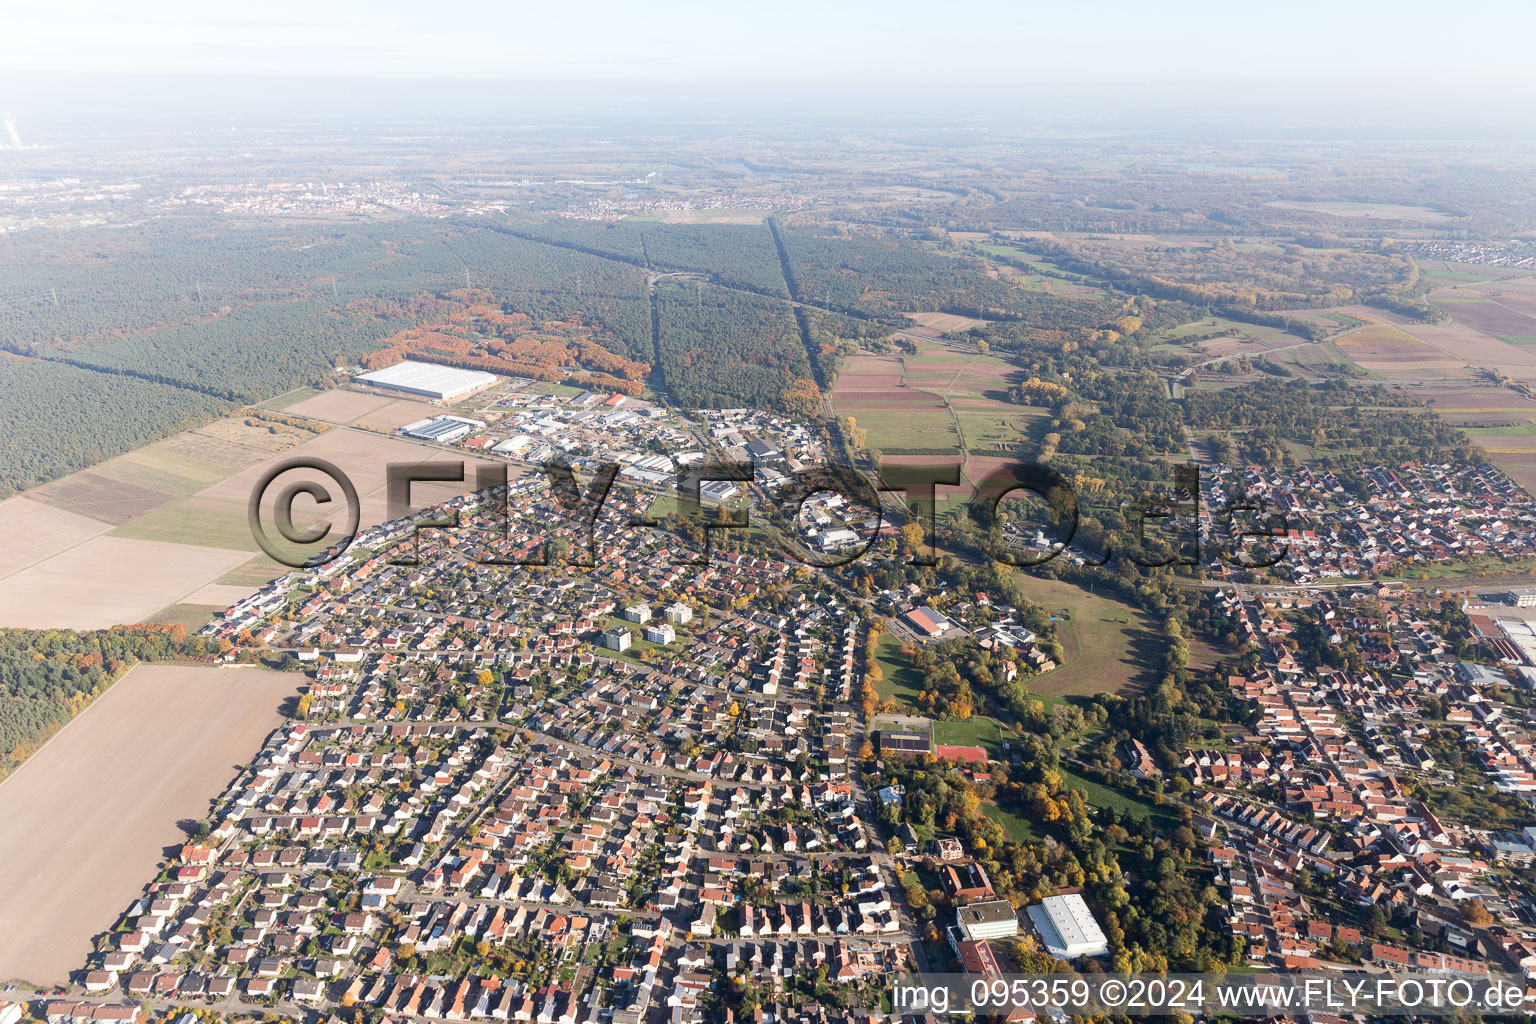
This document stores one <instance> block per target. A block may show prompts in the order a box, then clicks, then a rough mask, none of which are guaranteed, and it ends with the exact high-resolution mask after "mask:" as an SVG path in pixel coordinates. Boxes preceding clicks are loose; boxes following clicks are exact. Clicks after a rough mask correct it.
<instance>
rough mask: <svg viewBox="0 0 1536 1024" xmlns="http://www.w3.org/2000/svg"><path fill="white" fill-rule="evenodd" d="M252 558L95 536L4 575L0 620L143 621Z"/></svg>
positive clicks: (56, 623)
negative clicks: (8, 574)
mask: <svg viewBox="0 0 1536 1024" xmlns="http://www.w3.org/2000/svg"><path fill="white" fill-rule="evenodd" d="M248 558H249V555H248V554H246V553H245V552H242V551H228V550H221V549H219V548H209V547H195V546H193V545H189V544H167V543H163V542H160V541H149V540H132V539H129V538H126V537H95V538H92V539H91V540H88V541H86V542H85V543H83V544H78V545H76V546H74V547H72V548H69V549H68V550H65V551H62V552H60V553H58V554H56V555H54V556H53V557H51V558H48V559H45V560H43V561H41V562H38V563H36V564H33V565H29V566H27V567H26V568H25V569H22V570H20V571H19V572H15V573H12V574H11V575H10V576H7V577H5V578H4V579H3V580H0V626H25V627H30V628H34V629H44V628H49V627H63V628H67V629H105V628H106V627H108V626H114V625H117V624H119V623H125V622H142V621H144V620H145V619H146V618H147V617H149V616H150V615H153V614H154V613H155V612H157V611H159V610H160V609H161V608H164V607H166V606H167V605H170V604H175V603H176V602H178V601H181V600H183V599H184V598H185V597H186V596H187V595H188V594H190V593H191V592H192V591H194V590H196V589H198V588H199V587H201V586H203V585H204V584H206V583H209V582H211V581H212V580H214V579H216V578H218V577H219V576H221V575H223V574H224V573H226V572H228V571H229V570H230V569H233V568H234V567H235V566H237V565H239V564H240V563H241V562H244V561H246V560H247V559H248Z"/></svg>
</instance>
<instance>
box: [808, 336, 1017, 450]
mask: <svg viewBox="0 0 1536 1024" xmlns="http://www.w3.org/2000/svg"><path fill="white" fill-rule="evenodd" d="M1023 376H1024V373H1023V371H1021V370H1019V369H1018V368H1017V367H1014V366H1012V365H1010V364H1009V363H1006V362H1004V361H1003V360H1001V359H997V358H994V357H992V356H985V355H981V354H979V353H973V352H965V351H959V350H956V349H952V348H948V347H946V346H943V345H937V344H933V345H929V344H923V345H921V346H920V347H919V350H918V352H917V354H916V355H908V356H889V355H869V354H865V355H857V356H854V357H853V358H851V359H849V360H848V363H847V365H846V367H845V368H844V370H843V372H842V373H841V374H840V375H839V376H838V378H837V382H836V384H835V385H834V387H833V389H832V402H833V405H834V406H835V408H836V409H837V413H838V415H840V416H852V417H853V418H854V420H855V422H856V424H857V425H858V426H859V427H860V428H862V429H863V430H865V431H866V433H867V435H868V444H869V447H871V448H875V449H878V450H880V451H881V452H884V453H887V456H888V457H889V458H892V459H896V460H903V459H908V456H907V455H905V454H904V453H911V452H933V453H938V452H953V453H954V457H955V458H960V457H962V455H961V453H962V451H964V452H967V453H975V452H978V451H980V452H986V451H989V450H998V449H1002V450H1004V451H1017V450H1018V449H1019V446H1020V445H1022V444H1025V443H1027V442H1028V439H1029V437H1030V427H1031V424H1032V422H1033V421H1035V420H1037V419H1039V418H1040V417H1041V416H1044V415H1045V414H1046V413H1045V410H1043V409H1036V408H1032V407H1029V406H1021V405H1014V404H1013V403H1011V402H1009V401H1007V397H1006V396H1007V392H1008V388H1009V387H1010V386H1012V385H1013V384H1014V383H1016V382H1017V381H1019V380H1021V379H1022V378H1023ZM912 457H913V458H915V457H917V456H912ZM933 457H936V456H929V458H933ZM978 457H980V458H987V457H988V456H985V455H983V456H977V455H974V454H970V455H966V456H965V458H966V469H965V475H966V477H968V478H971V479H976V478H977V477H976V475H975V472H974V471H973V470H972V468H971V465H970V463H971V461H972V460H974V459H976V458H978Z"/></svg>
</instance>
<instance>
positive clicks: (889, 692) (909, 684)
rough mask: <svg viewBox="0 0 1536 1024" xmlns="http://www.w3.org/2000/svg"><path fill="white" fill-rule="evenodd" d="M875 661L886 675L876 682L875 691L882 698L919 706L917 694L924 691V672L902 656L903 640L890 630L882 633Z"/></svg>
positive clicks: (876, 649) (909, 705)
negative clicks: (898, 638)
mask: <svg viewBox="0 0 1536 1024" xmlns="http://www.w3.org/2000/svg"><path fill="white" fill-rule="evenodd" d="M875 662H876V664H878V665H879V666H880V671H881V672H882V673H884V675H885V678H883V679H881V680H880V681H879V682H878V683H876V684H875V692H876V693H878V694H879V695H880V699H881V700H894V701H896V702H898V703H900V704H905V705H907V706H908V707H912V708H915V707H917V695H918V693H920V692H921V691H922V683H923V676H922V673H921V672H919V671H918V670H917V668H916V667H915V666H913V664H912V663H911V662H910V661H908V660H907V659H906V658H903V657H902V656H901V641H899V640H897V639H896V637H895V635H894V634H892V633H891V632H890V631H889V630H887V631H886V632H883V633H881V634H880V640H879V643H878V644H877V645H876V647H875Z"/></svg>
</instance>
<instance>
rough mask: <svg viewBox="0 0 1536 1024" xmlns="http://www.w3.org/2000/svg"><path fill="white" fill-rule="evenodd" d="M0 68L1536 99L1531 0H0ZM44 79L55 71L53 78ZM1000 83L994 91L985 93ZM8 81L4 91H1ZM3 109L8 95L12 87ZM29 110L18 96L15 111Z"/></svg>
mask: <svg viewBox="0 0 1536 1024" xmlns="http://www.w3.org/2000/svg"><path fill="white" fill-rule="evenodd" d="M7 6H8V7H9V9H10V10H9V13H8V14H6V15H4V16H3V18H0V74H4V75H5V76H6V82H4V83H0V84H7V83H11V84H12V92H13V93H14V92H15V88H14V84H13V83H14V82H15V81H16V80H17V79H18V76H20V77H23V78H24V77H25V76H28V75H34V74H36V73H45V74H51V75H54V76H58V75H62V76H64V78H65V79H66V80H67V79H68V77H69V76H85V75H91V76H107V77H118V76H124V75H154V76H197V77H203V76H214V77H225V78H229V79H231V80H233V79H235V78H240V77H245V78H254V79H269V80H273V81H278V80H287V81H290V82H291V81H294V80H296V79H299V78H327V79H341V80H348V79H373V78H388V79H427V80H444V81H451V80H456V79H473V80H495V81H500V82H504V83H507V84H508V85H512V84H522V85H526V86H539V87H545V86H550V87H555V86H572V87H580V88H592V87H603V86H613V85H626V86H631V87H635V88H640V89H657V90H666V91H669V92H673V93H679V94H683V95H686V94H687V93H688V92H690V91H696V92H697V93H698V94H700V95H701V96H708V95H720V94H729V93H741V94H743V95H748V94H751V95H759V96H764V97H772V96H774V95H779V96H795V97H807V98H813V97H815V96H817V95H825V96H827V97H828V98H829V100H830V99H831V98H832V97H857V98H862V99H865V100H868V99H873V98H876V97H879V96H882V95H883V96H886V97H888V98H890V99H892V100H899V99H905V98H909V97H910V98H914V99H929V100H939V99H942V100H945V101H958V102H962V103H963V102H965V101H966V100H967V99H968V98H980V99H982V100H983V101H997V100H999V99H1003V100H1005V101H1006V103H1014V102H1027V95H1026V92H1027V91H1028V90H1045V92H1046V93H1047V94H1049V95H1052V96H1056V95H1062V94H1070V93H1073V92H1078V93H1081V94H1083V95H1090V94H1091V95H1094V96H1098V97H1103V98H1107V99H1111V100H1112V99H1113V98H1114V97H1115V95H1116V94H1117V93H1120V94H1124V95H1125V96H1127V97H1128V98H1142V99H1145V98H1146V96H1147V95H1148V94H1149V93H1163V94H1166V95H1168V96H1171V97H1174V98H1177V97H1179V96H1190V97H1196V98H1198V97H1205V98H1207V99H1215V98H1220V97H1223V96H1227V97H1235V96H1239V95H1243V96H1254V97H1258V98H1262V99H1265V100H1270V101H1276V102H1287V101H1294V102H1303V101H1305V102H1315V101H1319V100H1322V101H1326V100H1327V99H1328V98H1329V97H1330V96H1333V95H1337V96H1340V97H1343V98H1345V99H1347V100H1367V101H1371V102H1377V101H1390V100H1391V99H1393V98H1398V99H1407V98H1410V97H1412V98H1418V97H1430V98H1434V99H1435V100H1436V101H1437V102H1440V103H1445V102H1460V101H1463V100H1466V101H1475V102H1477V103H1478V104H1479V105H1488V104H1492V105H1495V106H1498V105H1512V106H1513V105H1519V106H1524V107H1530V106H1532V100H1533V99H1536V89H1533V86H1532V80H1533V76H1532V74H1531V72H1530V57H1529V50H1530V45H1531V43H1530V39H1531V38H1532V34H1533V30H1536V5H1532V4H1530V3H1528V2H1506V3H1502V4H1499V3H1488V2H1472V3H1465V2H1464V3H1460V4H1457V5H1454V7H1447V6H1446V5H1445V4H1444V3H1443V2H1437V3H1434V4H1430V3H1419V2H1414V0H1393V2H1374V0H1372V2H1353V3H1352V2H1349V0H1331V2H1318V0H1293V2H1291V3H1287V4H1256V3H1242V2H1234V0H1222V2H1215V0H1193V2H1190V0H1163V2H1148V0H1136V2H1126V0H1103V2H1098V3H1062V2H1060V0H1050V2H1046V3H1036V2H1025V0H1011V2H986V3H981V2H961V3H953V2H950V3H944V2H934V0H924V2H921V3H912V2H906V0H894V2H893V0H883V2H865V0H855V2H839V0H830V2H828V0H817V2H801V0H777V2H774V3H771V4H758V5H751V6H748V5H745V4H739V3H737V4H731V3H702V2H695V0H681V2H674V0H667V2H663V3H656V2H652V3H637V2H633V0H626V2H622V3H620V2H609V0H588V2H577V3H571V2H569V0H567V2H564V3H560V2H544V3H523V2H510V3H506V2H501V3H498V2H483V3H481V2H462V0H461V2H449V3H436V4H427V3H422V2H420V0H411V2H409V3H401V2H395V0H385V2H368V3H364V2H358V0H331V2H318V3H317V2H295V0H263V2H261V3H246V4H240V3H238V2H236V3H233V4H229V5H226V6H225V7H224V8H223V9H221V8H220V7H219V6H218V5H211V4H208V3H206V2H205V0H196V2H193V0H159V2H155V0H149V2H141V3H137V4H128V3H123V2H122V0H111V2H106V0H79V2H76V3H70V4H62V5H61V4H44V3H42V2H40V0H32V2H24V3H19V4H18V3H13V4H9V5H7ZM55 80H57V79H55ZM998 90H1002V91H1003V93H1004V95H1003V96H1001V97H1000V96H999V95H998V92H997V91H998ZM5 102H8V98H7V97H6V96H4V95H3V94H0V103H5ZM11 105H12V106H17V105H18V104H15V103H12V104H11ZM22 115H23V111H20V110H18V116H22Z"/></svg>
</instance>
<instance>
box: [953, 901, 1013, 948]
mask: <svg viewBox="0 0 1536 1024" xmlns="http://www.w3.org/2000/svg"><path fill="white" fill-rule="evenodd" d="M955 921H956V923H957V924H959V926H960V932H961V934H963V935H964V936H965V937H966V938H967V939H970V940H971V941H972V942H976V941H979V940H981V939H1006V938H1011V937H1012V936H1015V935H1017V934H1019V915H1018V912H1017V911H1015V910H1014V909H1013V904H1012V903H1009V902H1008V901H1007V900H986V901H984V902H982V903H970V904H967V905H966V906H963V907H961V908H960V909H959V910H957V911H955Z"/></svg>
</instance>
